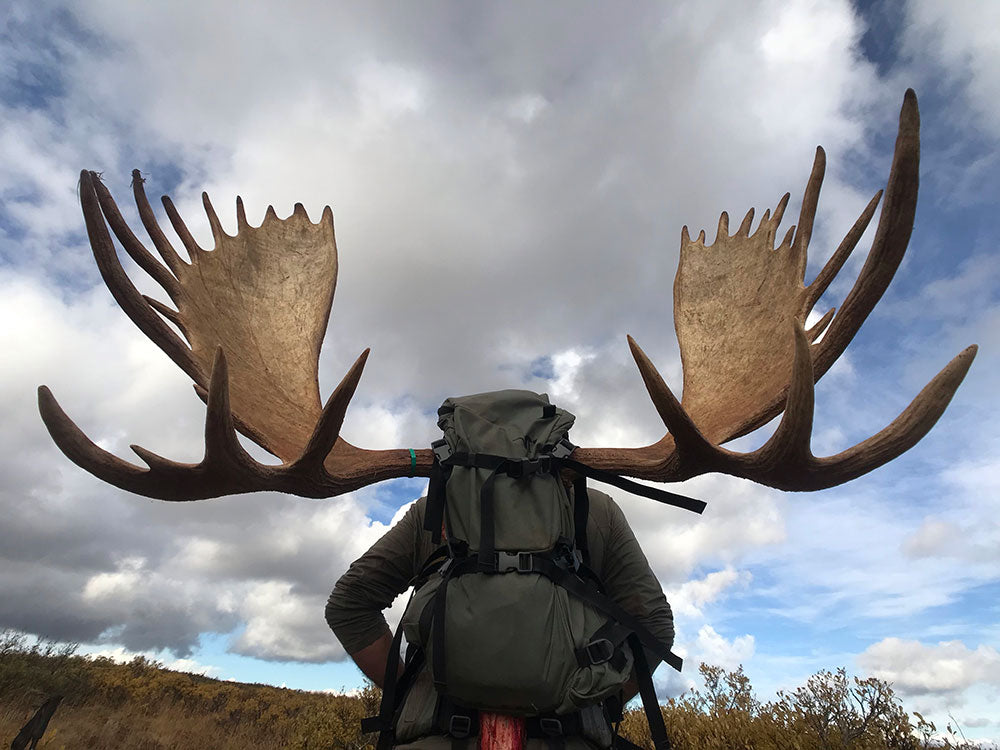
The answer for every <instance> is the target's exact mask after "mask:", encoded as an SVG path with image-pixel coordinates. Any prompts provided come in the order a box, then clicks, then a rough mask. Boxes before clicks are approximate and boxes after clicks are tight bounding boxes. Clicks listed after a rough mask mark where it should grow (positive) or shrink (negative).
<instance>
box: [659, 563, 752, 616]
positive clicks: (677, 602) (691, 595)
mask: <svg viewBox="0 0 1000 750" xmlns="http://www.w3.org/2000/svg"><path fill="white" fill-rule="evenodd" d="M751 580H753V576H752V575H751V574H750V572H749V571H746V570H740V571H737V570H735V569H733V568H725V569H723V570H717V571H714V572H712V573H709V574H708V575H707V576H705V577H704V578H701V579H695V580H692V581H687V582H685V583H684V584H682V585H681V586H679V587H678V588H676V589H674V590H673V591H671V592H669V593H668V596H667V598H668V600H669V601H670V606H671V608H672V609H673V610H674V614H675V615H678V614H679V615H684V616H687V617H700V616H702V615H703V612H702V609H703V608H704V606H705V605H706V604H712V603H713V602H715V601H717V600H718V599H719V598H720V597H722V595H723V593H724V592H725V591H726V590H727V589H729V588H731V587H733V586H742V587H744V588H745V587H747V586H748V585H749V584H750V581H751Z"/></svg>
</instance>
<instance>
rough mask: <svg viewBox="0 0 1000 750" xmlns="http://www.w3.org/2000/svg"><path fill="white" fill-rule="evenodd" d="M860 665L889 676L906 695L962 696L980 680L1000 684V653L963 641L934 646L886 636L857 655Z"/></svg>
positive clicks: (886, 677) (946, 642)
mask: <svg viewBox="0 0 1000 750" xmlns="http://www.w3.org/2000/svg"><path fill="white" fill-rule="evenodd" d="M858 665H859V666H860V667H861V668H862V669H864V670H865V671H866V672H867V673H868V674H870V675H871V676H873V677H878V678H879V679H882V680H887V681H889V682H891V683H892V684H893V687H894V688H895V689H896V690H898V691H899V692H900V693H901V694H903V695H925V694H938V695H950V696H952V697H953V698H956V699H960V698H961V696H962V694H963V693H964V691H966V690H967V689H969V688H970V687H972V686H973V685H976V684H977V683H986V684H989V685H994V686H997V685H1000V653H998V652H997V650H996V649H995V648H992V647H991V646H979V647H977V648H976V649H975V650H972V649H970V648H969V647H968V646H966V645H965V644H964V643H962V642H960V641H944V642H941V643H938V644H936V645H933V646H929V645H926V644H924V643H921V642H920V641H914V640H902V639H899V638H885V639H883V640H881V641H879V642H878V643H874V644H872V645H871V646H869V647H868V648H867V649H865V650H864V652H862V653H861V654H860V655H859V656H858Z"/></svg>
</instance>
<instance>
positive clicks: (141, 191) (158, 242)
mask: <svg viewBox="0 0 1000 750" xmlns="http://www.w3.org/2000/svg"><path fill="white" fill-rule="evenodd" d="M145 182H146V181H145V180H144V179H143V178H142V173H141V172H140V171H139V170H138V169H133V170H132V195H133V196H134V197H135V205H136V207H137V208H138V209H139V219H140V220H141V221H142V225H143V226H144V227H145V228H146V232H147V234H149V237H150V239H152V240H153V246H154V247H155V248H156V250H157V252H159V253H160V257H161V258H163V262H164V263H166V264H167V267H168V268H169V269H170V270H171V271H173V273H174V274H175V275H177V274H181V273H183V269H185V268H187V266H188V264H187V263H185V262H184V261H183V260H182V259H181V256H180V255H178V254H177V251H176V250H174V246H173V245H171V244H170V240H168V239H167V236H166V235H165V234H164V233H163V230H162V229H160V224H159V222H158V221H157V220H156V215H155V214H154V213H153V207H152V206H150V205H149V199H148V198H147V197H146V189H145V187H144V185H145Z"/></svg>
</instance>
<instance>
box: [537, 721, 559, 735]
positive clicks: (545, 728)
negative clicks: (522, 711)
mask: <svg viewBox="0 0 1000 750" xmlns="http://www.w3.org/2000/svg"><path fill="white" fill-rule="evenodd" d="M538 728H539V729H541V730H542V734H544V735H545V736H546V737H561V736H562V733H563V727H562V722H561V721H559V719H553V718H552V717H550V716H545V717H542V718H540V719H539V720H538Z"/></svg>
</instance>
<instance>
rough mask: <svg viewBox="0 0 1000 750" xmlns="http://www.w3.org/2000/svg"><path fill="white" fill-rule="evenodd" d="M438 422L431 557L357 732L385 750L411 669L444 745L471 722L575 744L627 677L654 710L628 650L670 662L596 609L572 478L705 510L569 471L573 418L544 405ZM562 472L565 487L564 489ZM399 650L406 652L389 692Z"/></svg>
mask: <svg viewBox="0 0 1000 750" xmlns="http://www.w3.org/2000/svg"><path fill="white" fill-rule="evenodd" d="M438 416H439V419H438V426H439V427H441V429H442V430H443V431H444V438H443V439H442V440H438V441H436V442H435V443H433V444H432V448H433V450H434V455H435V465H434V471H433V474H432V476H431V481H430V486H429V488H428V493H427V507H426V512H425V528H426V529H427V531H428V532H429V533H430V534H431V536H432V538H433V541H434V542H435V543H436V544H437V543H440V546H439V547H438V548H437V550H436V551H435V553H434V554H433V555H431V557H430V558H429V559H428V560H427V562H426V563H425V564H424V566H423V569H422V570H421V572H420V574H419V575H418V576H417V578H416V579H415V581H414V593H413V595H412V597H411V599H410V602H409V604H408V605H407V608H406V611H405V613H404V615H403V619H402V623H401V625H400V627H399V628H398V630H397V633H396V638H395V644H394V646H393V649H392V653H391V654H390V658H389V664H387V667H386V682H385V688H384V690H383V703H382V709H381V711H380V713H379V716H378V717H373V718H372V720H368V721H367V724H366V729H367V730H368V731H370V730H372V729H378V730H380V731H381V732H382V735H381V736H380V741H379V747H380V749H381V748H387V747H389V746H391V744H392V743H393V740H394V737H393V726H394V724H395V720H396V718H398V717H397V714H398V710H399V708H400V706H401V704H402V703H403V699H404V698H405V694H406V691H407V689H408V688H409V687H410V683H411V682H412V681H413V678H414V677H415V675H416V673H417V672H418V671H419V670H422V669H424V668H425V667H428V668H429V672H430V675H431V677H432V679H433V685H434V689H435V691H436V694H437V706H436V708H435V711H434V713H435V722H434V723H435V725H436V726H437V728H438V729H439V730H440V731H442V732H444V733H446V734H449V735H450V736H452V737H454V738H462V737H465V736H469V735H471V734H475V732H476V730H477V729H478V721H477V718H478V717H477V712H478V711H479V710H486V711H492V712H497V713H504V714H511V715H516V716H525V717H529V721H528V725H527V726H528V731H529V736H531V735H532V734H539V735H540V736H547V737H552V736H557V735H563V734H568V733H570V731H569V730H570V729H571V728H572V729H575V730H577V731H579V730H580V729H581V726H580V722H581V719H580V716H586V717H589V719H588V720H587V721H585V722H584V723H593V721H592V717H593V715H594V709H595V708H596V709H597V715H598V716H604V717H605V718H607V719H613V718H614V717H613V716H605V714H607V713H608V712H607V711H605V710H604V708H603V704H604V703H605V702H606V700H607V699H609V698H610V699H612V700H611V701H610V703H611V704H613V703H614V700H613V699H614V698H615V697H616V696H619V695H620V693H621V690H622V687H623V686H624V684H625V682H626V681H627V680H628V679H629V677H630V676H631V674H632V672H633V668H635V671H636V673H637V675H638V676H639V679H640V686H642V683H643V680H644V681H645V683H646V685H645V687H643V689H642V692H643V698H644V702H648V701H647V698H651V699H652V701H653V703H654V704H655V694H653V690H652V681H651V679H650V675H649V667H648V665H647V664H646V659H645V655H644V654H643V649H642V648H639V644H640V643H641V644H642V646H644V647H645V648H646V650H647V651H649V652H651V653H653V654H656V656H658V657H659V658H661V659H663V660H664V661H666V662H667V663H668V664H671V665H672V666H673V667H675V668H676V669H678V670H679V669H680V667H681V660H680V659H679V658H678V657H677V656H676V655H674V654H673V653H672V652H671V651H670V650H669V648H668V647H667V646H666V644H663V643H661V642H659V641H658V640H657V639H656V638H655V637H654V636H653V635H652V634H651V633H649V631H648V630H646V628H644V627H643V626H642V624H641V623H639V622H638V621H637V620H636V618H634V617H633V616H632V615H630V614H629V613H628V612H625V611H624V610H622V609H621V608H620V607H619V606H618V605H617V604H616V603H615V602H614V601H612V600H611V599H610V598H609V597H607V596H606V595H605V594H604V592H603V589H602V586H601V583H600V581H599V580H598V579H597V576H596V575H595V574H594V573H593V572H592V571H591V570H590V569H589V567H588V565H587V563H588V553H587V538H586V528H587V519H588V509H589V500H588V495H587V488H586V479H585V478H584V477H585V476H588V475H589V476H592V477H594V478H598V479H601V480H602V481H607V482H609V483H611V484H615V485H617V486H619V487H622V488H625V489H628V490H629V491H632V492H637V493H639V494H643V495H646V496H647V497H652V498H654V499H657V500H659V501H661V502H667V503H671V504H674V505H679V506H681V507H684V508H687V509H689V510H694V511H696V512H699V513H700V512H701V510H702V509H703V508H704V507H705V504H704V503H702V502H700V501H696V500H691V499H689V498H685V497H683V496H680V495H674V494H673V493H667V492H664V491H662V490H656V489H653V488H650V487H647V486H645V485H639V484H635V483H633V482H630V481H628V480H624V479H622V478H621V477H619V476H617V475H613V474H607V473H605V472H600V471H596V470H594V469H591V468H590V467H587V466H584V465H583V464H580V463H579V462H576V461H573V460H572V459H571V458H570V455H571V454H572V452H573V450H574V447H575V446H573V444H572V443H570V442H569V439H568V432H569V429H570V427H571V426H572V425H573V422H574V419H575V417H574V416H573V415H572V414H570V413H569V412H567V411H564V410H563V409H559V408H557V407H556V406H554V405H552V404H550V403H549V400H548V397H547V396H545V395H539V394H536V393H532V392H530V391H519V390H506V391H499V392H495V393H483V394H477V395H474V396H465V397H462V398H449V399H447V400H446V401H445V402H444V404H443V405H442V406H441V408H440V409H439V410H438ZM562 468H567V469H571V470H573V472H574V473H575V474H576V475H578V476H579V478H578V479H576V480H575V481H574V484H573V486H572V489H568V488H567V486H566V485H565V484H564V483H563V479H562V477H561V475H560V469H562ZM401 636H405V638H406V642H407V644H408V649H407V658H406V667H405V670H404V672H403V676H402V678H400V679H398V680H397V679H396V675H397V674H398V671H399V645H400V639H401ZM643 673H645V675H643ZM618 705H619V711H620V703H619V704H618ZM647 709H648V707H647ZM610 713H614V711H611V712H610ZM648 713H649V711H648V710H647V714H648ZM655 713H656V716H657V717H659V715H660V714H659V710H658V709H657V710H656V711H655ZM653 720H654V721H655V719H653ZM599 723H602V724H603V725H604V729H605V731H606V734H607V742H599V744H604V745H605V746H606V745H610V744H611V734H610V730H609V729H607V727H608V721H602V722H599ZM659 723H661V724H662V719H660V721H659ZM587 734H589V735H591V736H593V735H594V734H595V732H594V731H589V732H587ZM596 734H597V737H594V739H597V738H598V737H600V736H601V734H602V733H601V732H597V733H596ZM655 734H656V733H655V732H654V735H655ZM664 742H666V738H665V734H664ZM661 744H662V743H661ZM663 746H664V747H665V746H668V745H663Z"/></svg>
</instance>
